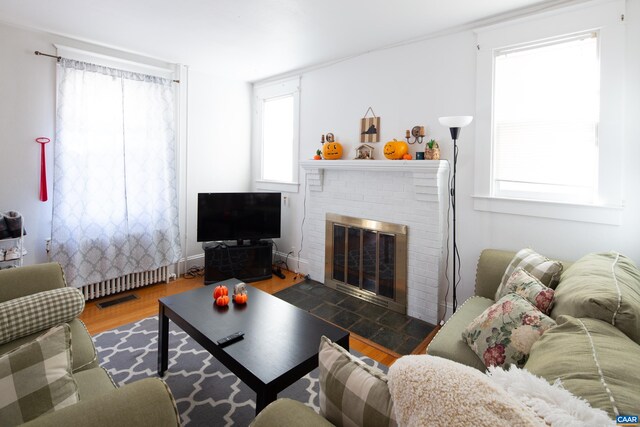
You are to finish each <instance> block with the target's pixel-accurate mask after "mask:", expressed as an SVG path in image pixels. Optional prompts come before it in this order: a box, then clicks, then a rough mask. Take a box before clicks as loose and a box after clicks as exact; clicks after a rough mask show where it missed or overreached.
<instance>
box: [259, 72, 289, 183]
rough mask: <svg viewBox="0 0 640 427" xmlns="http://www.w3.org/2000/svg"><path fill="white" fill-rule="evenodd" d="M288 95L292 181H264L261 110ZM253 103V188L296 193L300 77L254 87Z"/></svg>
mask: <svg viewBox="0 0 640 427" xmlns="http://www.w3.org/2000/svg"><path fill="white" fill-rule="evenodd" d="M288 95H291V96H293V147H292V150H291V151H292V153H291V155H292V169H293V170H292V175H291V177H292V180H291V182H287V181H272V180H266V179H264V178H263V170H264V146H263V143H262V114H263V111H262V110H263V106H264V101H265V100H266V99H272V98H278V97H282V96H288ZM253 101H254V112H255V120H254V126H255V127H254V129H256V132H255V143H256V145H257V147H258V150H259V151H258V152H259V164H258V165H257V166H258V174H257V175H258V176H257V177H256V178H255V179H254V182H255V187H256V189H257V190H266V191H282V192H288V193H297V192H298V191H299V187H300V184H299V182H298V177H299V169H300V168H299V159H298V156H299V152H300V77H299V76H297V77H293V78H288V79H285V80H279V81H277V82H270V83H265V84H260V85H258V84H256V85H254V87H253Z"/></svg>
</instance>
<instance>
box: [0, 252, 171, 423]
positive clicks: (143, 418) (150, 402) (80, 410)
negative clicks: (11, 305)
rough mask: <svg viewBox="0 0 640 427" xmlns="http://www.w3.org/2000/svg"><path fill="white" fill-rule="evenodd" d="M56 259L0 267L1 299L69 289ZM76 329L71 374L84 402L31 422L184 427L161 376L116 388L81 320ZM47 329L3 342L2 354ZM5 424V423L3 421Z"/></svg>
mask: <svg viewBox="0 0 640 427" xmlns="http://www.w3.org/2000/svg"><path fill="white" fill-rule="evenodd" d="M66 286H67V285H66V282H65V280H64V275H63V272H62V269H61V267H60V266H59V265H58V264H55V263H49V264H39V265H33V266H26V267H19V268H14V269H5V270H2V271H0V303H3V302H6V301H10V300H12V299H15V298H20V297H23V296H27V295H32V294H36V293H38V292H43V291H48V290H53V289H56V288H63V287H66ZM69 326H70V329H71V349H72V362H73V364H72V373H73V378H74V379H75V382H76V383H77V386H78V396H79V402H77V403H75V404H73V405H70V406H67V407H64V408H62V409H59V410H57V411H54V412H49V413H47V414H44V415H41V416H40V417H38V418H35V419H33V420H31V421H29V422H27V423H26V424H24V425H27V426H85V425H91V426H92V427H99V426H110V427H111V426H179V425H180V421H179V418H178V412H177V409H176V406H175V401H174V399H173V396H172V395H171V392H170V391H169V389H168V388H167V386H166V384H165V383H164V382H163V381H161V380H160V379H151V378H149V379H144V380H140V381H137V382H135V383H132V384H128V385H126V386H123V387H121V388H117V387H116V385H115V384H114V383H113V381H112V379H111V377H110V376H109V374H108V373H107V372H106V371H105V370H104V369H103V368H101V367H100V366H99V364H98V359H97V354H96V349H95V347H94V344H93V340H92V339H91V336H90V335H89V333H88V331H87V329H86V328H85V326H84V324H83V323H82V322H81V321H80V320H79V319H77V318H76V319H73V320H72V321H71V322H69ZM43 332H44V331H40V332H37V333H34V334H32V335H29V336H25V337H22V338H19V339H16V340H14V341H11V342H8V343H4V344H2V345H0V356H1V355H4V354H6V353H8V352H9V351H11V350H13V349H15V348H17V347H20V346H22V345H23V344H26V343H29V342H31V341H33V340H34V339H35V338H36V337H38V336H40V335H42V334H43ZM0 424H2V423H0Z"/></svg>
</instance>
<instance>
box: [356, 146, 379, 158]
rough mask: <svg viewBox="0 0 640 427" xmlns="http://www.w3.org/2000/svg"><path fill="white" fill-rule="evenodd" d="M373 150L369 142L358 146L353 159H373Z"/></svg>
mask: <svg viewBox="0 0 640 427" xmlns="http://www.w3.org/2000/svg"><path fill="white" fill-rule="evenodd" d="M373 150H374V147H372V146H371V145H369V144H362V145H361V146H359V147H358V148H356V157H355V158H354V159H353V160H373Z"/></svg>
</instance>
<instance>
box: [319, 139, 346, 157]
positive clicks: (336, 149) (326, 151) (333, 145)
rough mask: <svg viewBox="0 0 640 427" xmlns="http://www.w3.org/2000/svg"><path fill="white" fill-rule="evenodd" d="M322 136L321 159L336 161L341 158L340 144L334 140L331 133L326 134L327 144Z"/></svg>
mask: <svg viewBox="0 0 640 427" xmlns="http://www.w3.org/2000/svg"><path fill="white" fill-rule="evenodd" d="M324 139H325V138H324V135H322V144H323V145H322V158H323V159H325V160H338V159H341V158H342V144H340V143H339V142H337V141H336V140H335V137H334V136H333V134H332V133H328V134H327V142H324Z"/></svg>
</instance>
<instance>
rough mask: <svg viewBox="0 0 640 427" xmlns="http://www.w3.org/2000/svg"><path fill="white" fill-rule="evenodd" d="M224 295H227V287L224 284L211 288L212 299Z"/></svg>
mask: <svg viewBox="0 0 640 427" xmlns="http://www.w3.org/2000/svg"><path fill="white" fill-rule="evenodd" d="M225 295H229V289H227V287H226V286H224V285H218V286H216V288H215V289H214V290H213V299H215V300H216V301H217V300H218V298H220V297H221V296H225Z"/></svg>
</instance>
